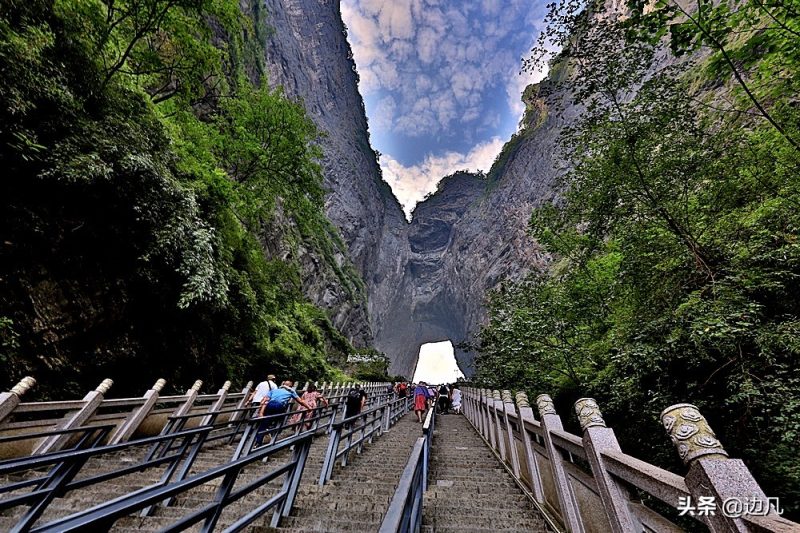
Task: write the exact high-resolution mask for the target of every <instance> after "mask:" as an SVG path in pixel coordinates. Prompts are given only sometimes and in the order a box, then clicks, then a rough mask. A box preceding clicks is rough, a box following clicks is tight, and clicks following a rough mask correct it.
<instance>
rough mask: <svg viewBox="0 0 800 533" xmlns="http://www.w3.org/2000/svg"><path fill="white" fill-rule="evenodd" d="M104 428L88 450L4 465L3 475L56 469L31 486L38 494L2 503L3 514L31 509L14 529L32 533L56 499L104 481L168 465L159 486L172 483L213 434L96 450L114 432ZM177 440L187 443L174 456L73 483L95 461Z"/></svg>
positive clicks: (183, 435) (197, 431) (202, 430)
mask: <svg viewBox="0 0 800 533" xmlns="http://www.w3.org/2000/svg"><path fill="white" fill-rule="evenodd" d="M95 427H97V426H95ZM112 427H113V426H112ZM103 428H104V431H102V432H100V436H99V437H97V438H96V439H95V440H94V441H93V443H92V446H91V447H89V448H88V449H82V450H72V451H68V452H55V453H51V454H45V455H40V456H34V457H27V458H24V459H12V460H9V461H4V462H3V463H0V475H6V474H11V473H16V472H22V471H27V470H33V469H36V468H41V467H48V466H52V468H51V470H50V472H48V474H47V475H46V476H44V477H43V478H39V479H37V480H36V483H31V485H33V484H36V485H38V486H37V487H36V489H35V490H33V491H31V492H26V493H24V494H20V495H17V496H14V497H11V498H7V499H4V500H2V501H0V510H3V509H7V508H11V507H15V506H18V505H29V506H30V507H29V509H28V511H27V512H26V513H25V514H24V515H23V516H22V517H21V518H20V519H19V521H18V522H17V524H16V526H15V528H14V529H15V530H19V531H25V530H27V529H29V528H30V527H31V526H32V525H33V524H34V523H35V522H36V520H38V518H39V517H40V516H41V514H42V513H43V512H44V511H45V509H46V508H47V506H48V505H49V504H50V502H51V501H52V500H53V499H54V498H56V497H59V496H63V495H64V494H66V493H68V492H69V491H71V490H75V489H78V488H82V487H86V486H89V485H93V484H96V483H100V482H103V481H108V480H110V479H114V478H117V477H121V476H124V475H126V474H130V473H133V472H139V471H144V470H146V469H148V468H151V467H154V466H161V465H163V464H167V465H168V466H167V469H166V471H165V472H164V474H162V477H161V480H160V481H159V482H158V483H157V484H156V485H163V484H166V483H168V482H169V480H170V479H171V477H172V475H173V474H174V472H175V469H176V468H177V466H178V463H179V462H180V461H181V460H182V459H183V458H184V456H185V455H186V452H187V450H188V449H189V447H190V446H191V445H192V443H193V442H194V441H195V438H197V442H196V443H194V446H192V453H191V454H190V456H189V458H188V459H187V462H188V463H191V462H193V461H194V458H195V457H196V455H197V452H198V451H199V449H200V446H202V443H203V437H204V436H205V435H207V434H208V431H210V429H209V428H198V429H193V430H189V431H184V432H179V433H173V434H170V435H161V436H158V437H148V438H145V439H140V440H138V441H129V442H126V443H124V444H115V445H110V446H101V447H95V446H96V444H97V443H98V442H100V441H101V440H102V438H104V437H105V436H106V435H107V434H108V432H109V431H110V429H108V428H107V427H105V426H104V427H103ZM177 439H183V442H182V444H181V445H180V446H179V447H178V450H179V451H178V452H176V453H174V454H171V455H162V456H160V457H156V458H152V459H149V460H145V461H142V462H140V463H137V464H135V465H132V466H130V467H126V468H121V469H115V470H113V471H111V472H106V473H102V474H97V475H94V476H91V477H88V478H84V479H80V480H76V481H73V479H74V478H75V476H76V475H77V474H78V472H79V471H80V470H81V468H82V467H83V466H84V465H85V464H86V462H87V461H88V460H89V459H91V458H94V457H98V456H101V455H105V454H109V453H113V452H118V451H121V450H125V449H128V448H130V447H133V446H141V445H146V444H151V443H154V442H159V441H163V440H169V441H174V440H177ZM18 488H21V487H19V486H17V487H15V489H14V490H16V489H18Z"/></svg>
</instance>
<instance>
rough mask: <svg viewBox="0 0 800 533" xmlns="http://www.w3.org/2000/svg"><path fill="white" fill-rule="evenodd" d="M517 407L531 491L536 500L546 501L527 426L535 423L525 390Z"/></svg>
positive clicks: (518, 398) (521, 393) (518, 396)
mask: <svg viewBox="0 0 800 533" xmlns="http://www.w3.org/2000/svg"><path fill="white" fill-rule="evenodd" d="M517 408H518V409H519V425H520V432H521V436H522V445H523V447H524V449H525V461H526V463H527V465H528V472H530V475H531V492H533V497H534V498H536V501H537V502H539V503H541V504H543V503H544V488H543V487H542V474H541V472H540V471H539V463H537V462H536V455H535V452H534V450H533V444H532V443H531V436H530V433H528V430H527V429H526V428H525V422H530V423H531V424H533V423H534V419H533V409H531V405H530V403H528V395H527V394H525V393H524V392H518V393H517Z"/></svg>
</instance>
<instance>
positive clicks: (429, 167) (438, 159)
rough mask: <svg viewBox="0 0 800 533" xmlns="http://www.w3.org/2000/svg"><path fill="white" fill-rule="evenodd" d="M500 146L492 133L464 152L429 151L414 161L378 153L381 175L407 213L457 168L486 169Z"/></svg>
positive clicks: (489, 166) (497, 138)
mask: <svg viewBox="0 0 800 533" xmlns="http://www.w3.org/2000/svg"><path fill="white" fill-rule="evenodd" d="M502 148H503V141H502V140H501V139H500V138H499V137H495V138H493V139H491V140H490V141H486V142H484V143H481V144H478V145H477V146H475V147H474V148H473V149H472V150H470V151H469V152H468V153H466V154H461V153H458V152H446V153H444V154H438V155H432V154H429V155H427V156H426V157H425V159H424V160H423V161H422V162H420V163H419V164H416V165H411V166H404V165H403V164H402V163H400V162H399V161H397V160H395V159H394V158H392V157H391V156H389V155H386V154H384V155H382V156H381V169H382V170H383V179H384V180H386V182H387V183H388V184H389V186H391V188H392V191H393V192H394V195H395V196H396V197H397V199H398V201H399V202H400V204H401V205H402V206H403V210H404V211H405V213H406V216H408V217H410V216H411V211H412V210H413V209H414V206H415V205H417V202H419V201H421V200H422V199H423V198H425V195H426V194H428V193H430V192H433V191H435V190H436V185H437V184H438V183H439V181H440V180H441V179H442V178H443V177H445V176H448V175H450V174H452V173H453V172H455V171H457V170H472V171H478V170H482V171H484V172H486V171H488V170H489V169H490V168H491V166H492V163H493V162H494V160H495V158H496V157H497V154H499V153H500V150H501V149H502Z"/></svg>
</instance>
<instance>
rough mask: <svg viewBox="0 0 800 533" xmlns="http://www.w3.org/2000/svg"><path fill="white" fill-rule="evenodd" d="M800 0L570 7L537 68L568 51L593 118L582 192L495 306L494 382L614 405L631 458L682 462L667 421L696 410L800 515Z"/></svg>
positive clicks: (485, 346) (548, 223) (556, 17)
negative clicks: (533, 266) (534, 261)
mask: <svg viewBox="0 0 800 533" xmlns="http://www.w3.org/2000/svg"><path fill="white" fill-rule="evenodd" d="M648 5H649V4H648ZM792 5H793V4H791V3H780V5H778V4H775V5H770V4H760V3H755V2H741V3H734V4H730V3H722V4H720V3H711V2H700V3H699V4H697V5H694V6H692V7H691V8H689V9H680V8H678V6H677V4H673V3H671V2H659V3H656V4H655V6H654V10H649V11H648V13H647V14H644V13H643V12H642V9H643V8H644V5H643V4H637V3H635V2H634V3H632V4H631V6H630V7H631V8H632V10H633V11H632V12H629V13H627V15H626V17H622V18H621V19H619V18H617V17H615V16H607V15H608V13H603V12H602V11H601V10H600V8H599V7H598V6H596V5H593V4H592V5H590V6H588V8H587V9H583V8H582V5H580V4H578V3H564V4H559V5H556V6H553V12H552V13H551V16H550V18H549V20H550V27H549V29H548V30H547V31H546V32H545V33H544V37H543V38H542V41H541V42H540V47H539V48H538V49H537V50H536V51H535V53H534V54H533V55H532V58H531V60H530V61H531V62H530V63H529V65H528V66H529V67H530V66H533V65H535V64H536V62H537V61H541V60H544V58H546V56H547V54H546V52H547V49H552V47H553V46H554V45H557V46H559V47H561V48H562V50H561V52H560V54H559V55H558V56H557V57H556V58H554V59H553V61H552V63H551V65H557V66H558V69H559V70H561V71H563V70H564V69H566V70H567V71H568V72H569V75H568V76H566V77H565V79H564V81H563V83H564V84H568V86H569V89H570V90H571V91H572V95H573V98H574V100H575V103H576V104H577V105H579V106H581V107H582V113H581V115H580V118H579V119H578V120H577V122H576V123H575V124H573V125H572V126H571V127H568V128H565V129H564V130H563V131H562V133H561V137H560V145H561V149H562V151H561V160H562V161H563V168H562V170H563V172H562V177H561V186H562V188H563V190H564V193H563V196H561V197H560V198H559V199H558V200H556V201H554V202H553V203H552V204H549V205H546V206H544V207H542V208H541V209H538V210H536V211H535V212H534V213H533V215H532V217H531V224H530V230H531V233H532V235H533V236H535V237H536V239H537V240H538V241H539V242H540V243H541V244H542V245H544V246H545V249H546V250H547V251H548V252H550V253H551V254H553V257H554V261H553V263H552V265H550V268H549V269H548V270H547V271H546V272H537V273H533V274H531V275H530V277H529V278H528V279H526V280H524V281H523V282H520V283H517V284H511V285H507V286H505V287H503V288H501V289H500V290H498V291H496V292H495V293H494V294H493V295H492V297H491V300H490V322H489V324H488V326H487V327H486V328H485V329H484V330H483V331H482V332H481V335H480V339H479V341H480V342H479V344H480V350H481V354H480V356H479V358H478V376H479V379H482V380H484V381H486V382H487V384H491V385H492V386H499V385H501V384H502V385H504V386H509V385H511V386H518V387H520V388H528V389H531V392H532V393H537V394H538V393H542V392H546V393H549V394H554V395H555V396H556V397H557V398H558V400H557V401H560V402H563V404H564V405H565V406H566V405H568V404H571V401H573V400H574V399H576V398H577V397H578V396H579V395H580V396H585V395H592V396H595V397H597V398H598V400H599V401H600V405H601V406H602V407H603V409H604V413H605V414H606V415H607V420H609V421H610V423H611V424H612V425H613V426H614V427H616V428H617V432H618V435H619V436H620V438H621V440H622V442H623V447H624V448H625V449H626V450H627V451H629V452H630V453H633V454H634V455H639V456H640V457H643V458H644V457H647V458H648V459H650V460H655V461H656V462H658V463H660V464H661V465H663V466H670V467H672V466H675V458H674V452H673V451H672V450H671V448H670V446H669V443H668V442H666V441H665V439H664V437H663V435H662V433H661V431H660V428H659V425H658V423H657V420H656V417H657V415H658V413H659V412H660V411H661V410H662V409H663V408H664V407H666V406H668V405H670V404H672V403H678V402H686V401H688V402H691V403H695V404H697V405H698V406H699V407H700V409H701V410H702V411H703V412H704V413H705V414H706V416H707V417H708V418H709V420H710V422H711V425H712V426H713V427H714V429H715V430H716V431H717V433H718V434H719V436H720V439H721V441H722V442H723V444H724V445H725V447H726V449H727V450H728V451H729V452H730V453H731V454H732V455H733V456H739V457H742V458H743V459H745V461H746V462H747V463H748V466H750V468H751V469H752V470H753V471H754V474H755V475H756V478H757V479H759V481H760V482H761V483H762V485H763V487H764V489H765V490H766V492H767V493H768V494H770V495H774V496H779V497H781V499H782V501H783V502H786V507H790V508H791V513H793V514H794V513H797V512H798V511H797V509H798V508H797V507H796V505H795V502H797V501H800V498H799V497H800V468H798V464H800V463H798V461H797V453H796V446H797V442H798V438H800V423H798V420H800V418H798V415H800V388H798V385H800V365H798V358H800V351H799V350H800V344H798V343H797V333H798V327H799V326H800V307H798V304H797V299H796V296H795V295H796V294H798V293H799V292H800V283H799V280H800V247H798V229H800V216H799V215H798V213H800V211H798V209H797V208H798V205H799V202H800V194H799V193H800V191H798V181H797V175H798V174H797V171H798V169H799V168H800V151H799V150H798V148H797V145H796V143H795V142H794V140H795V139H797V138H798V135H799V134H800V132H799V131H798V127H797V125H798V116H800V112H798V107H797V103H798V102H797V91H796V87H795V84H796V80H797V74H798V66H799V65H800V63H798V60H797V59H798V58H797V57H796V50H797V47H796V46H790V44H789V43H791V42H792V40H793V39H795V37H796V35H794V34H793V32H794V31H795V28H796V23H797V18H796V17H793V16H791V13H793V11H791V10H792V9H793V7H792ZM637 9H638V10H639V12H637ZM765 10H766V11H765ZM759 13H760V15H759ZM768 19H771V20H772V21H771V22H770V21H769V20H768ZM668 46H671V49H672V53H668V52H667V50H666V49H665V48H667V47H668ZM683 52H692V53H691V54H687V53H683ZM726 56H727V57H728V58H735V59H734V60H733V61H732V62H729V61H728V60H727V59H726ZM570 410H571V409H570ZM565 412H568V411H565ZM654 443H662V444H663V445H662V446H661V447H660V448H658V449H656V450H655V451H654V450H653V444H654Z"/></svg>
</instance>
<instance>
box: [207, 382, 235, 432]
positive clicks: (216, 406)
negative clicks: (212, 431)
mask: <svg viewBox="0 0 800 533" xmlns="http://www.w3.org/2000/svg"><path fill="white" fill-rule="evenodd" d="M230 388H231V382H230V380H228V381H226V382H225V383H223V384H222V387H220V389H219V390H218V391H217V395H218V396H217V399H216V400H215V401H214V403H213V404H212V405H211V407H209V408H208V412H209V413H214V412H216V411H219V410H221V409H222V408H223V407H224V406H225V400H227V399H228V390H230ZM212 419H213V416H212V415H208V416H204V417H203V419H202V420H201V421H200V425H201V426H205V425H206V424H210V423H211V420H212ZM216 421H217V422H218V420H216Z"/></svg>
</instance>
